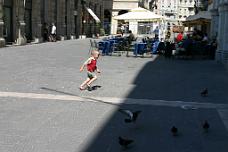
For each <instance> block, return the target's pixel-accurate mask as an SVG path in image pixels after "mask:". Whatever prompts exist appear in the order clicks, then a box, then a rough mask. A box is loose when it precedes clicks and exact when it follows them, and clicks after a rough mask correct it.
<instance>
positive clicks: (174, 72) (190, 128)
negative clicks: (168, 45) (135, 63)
mask: <svg viewBox="0 0 228 152" xmlns="http://www.w3.org/2000/svg"><path fill="white" fill-rule="evenodd" d="M226 76H227V73H226V72H225V71H224V69H223V67H222V66H218V65H217V64H216V63H214V62H211V63H209V65H208V61H207V62H204V61H179V60H178V61H176V60H164V59H158V60H156V61H155V62H149V63H148V64H146V65H145V67H144V68H143V69H142V70H141V72H140V73H139V74H138V76H137V77H136V79H135V81H134V84H135V85H136V87H135V89H134V90H133V91H132V92H130V93H129V95H128V96H127V98H139V99H140V98H146V99H163V100H170V102H171V100H182V101H192V100H196V101H197V102H211V101H212V100H213V103H215V102H218V101H219V102H225V101H227V100H226V96H225V94H223V93H224V92H225V91H224V90H223V89H227V88H225V87H227V86H228V82H227V79H226ZM205 86H206V87H208V89H209V96H208V97H206V98H203V97H201V96H200V90H201V89H202V88H203V87H205ZM120 89H121V88H120ZM210 90H211V91H210ZM214 100H215V101H214ZM139 102H140V101H139ZM119 107H120V108H122V109H130V110H133V111H135V110H141V111H142V113H141V114H140V116H139V118H138V120H137V122H136V123H135V124H126V123H125V122H124V119H125V116H124V115H122V114H121V113H120V112H118V111H116V112H115V113H113V116H112V117H111V118H110V119H109V120H108V121H107V123H106V124H105V125H104V126H103V128H100V132H98V133H97V135H96V136H95V137H94V139H92V142H91V143H90V144H89V145H87V146H86V147H85V148H84V149H83V150H82V151H83V152H94V151H99V152H118V151H130V152H145V151H156V152H165V151H169V152H180V151H181V152H214V151H218V149H219V151H220V152H227V150H228V145H227V143H228V133H227V130H226V129H225V127H224V124H223V122H222V121H221V119H220V117H219V115H218V112H217V111H216V110H215V109H200V108H199V109H196V110H184V109H181V108H179V107H176V108H173V107H166V106H148V105H120V106H119ZM205 120H208V122H209V123H210V126H211V127H210V130H209V132H208V133H205V132H204V130H203V127H202V124H203V122H204V121H205ZM174 125H175V126H176V127H177V128H178V136H177V137H173V136H172V133H171V132H170V129H171V127H172V126H174ZM119 136H122V137H125V138H129V139H133V140H134V144H132V146H131V147H130V148H129V149H127V150H126V149H123V148H121V146H120V145H119V144H118V137H119Z"/></svg>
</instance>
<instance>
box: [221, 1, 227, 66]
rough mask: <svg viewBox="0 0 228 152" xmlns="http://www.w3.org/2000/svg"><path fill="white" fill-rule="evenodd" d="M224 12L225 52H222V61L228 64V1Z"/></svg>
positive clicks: (224, 5)
mask: <svg viewBox="0 0 228 152" xmlns="http://www.w3.org/2000/svg"><path fill="white" fill-rule="evenodd" d="M222 6H223V13H224V21H223V24H224V29H223V52H222V61H223V63H224V64H226V65H227V66H228V39H227V35H228V3H227V2H226V3H224V4H223V5H222Z"/></svg>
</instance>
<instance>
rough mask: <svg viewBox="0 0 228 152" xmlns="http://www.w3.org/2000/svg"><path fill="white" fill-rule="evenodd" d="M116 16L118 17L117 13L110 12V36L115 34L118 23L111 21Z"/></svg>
mask: <svg viewBox="0 0 228 152" xmlns="http://www.w3.org/2000/svg"><path fill="white" fill-rule="evenodd" d="M117 15H118V12H115V11H113V12H112V21H111V34H116V33H117V26H118V25H117V24H118V21H117V20H114V19H113V17H114V16H117Z"/></svg>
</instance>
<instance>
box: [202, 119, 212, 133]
mask: <svg viewBox="0 0 228 152" xmlns="http://www.w3.org/2000/svg"><path fill="white" fill-rule="evenodd" d="M209 128H210V125H209V123H208V121H207V120H205V121H204V123H203V129H204V131H205V132H208V129H209Z"/></svg>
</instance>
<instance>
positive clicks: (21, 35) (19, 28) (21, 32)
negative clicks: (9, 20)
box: [14, 0, 27, 45]
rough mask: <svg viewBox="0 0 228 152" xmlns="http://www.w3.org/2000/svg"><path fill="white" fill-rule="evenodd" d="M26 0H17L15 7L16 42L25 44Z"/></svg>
mask: <svg viewBox="0 0 228 152" xmlns="http://www.w3.org/2000/svg"><path fill="white" fill-rule="evenodd" d="M24 4H25V3H24V0H15V4H14V8H15V15H16V16H15V19H16V44H17V45H24V44H26V42H27V39H26V37H25V21H24V13H25V6H24Z"/></svg>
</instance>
